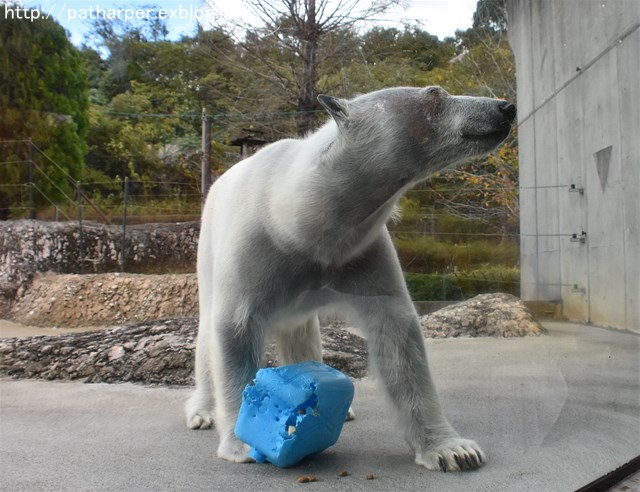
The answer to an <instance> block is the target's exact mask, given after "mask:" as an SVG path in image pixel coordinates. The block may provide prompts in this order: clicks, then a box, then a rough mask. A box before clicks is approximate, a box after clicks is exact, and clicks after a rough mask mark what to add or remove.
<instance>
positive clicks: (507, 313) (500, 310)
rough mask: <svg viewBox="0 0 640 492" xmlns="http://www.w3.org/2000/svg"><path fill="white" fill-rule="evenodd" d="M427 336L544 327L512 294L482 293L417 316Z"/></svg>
mask: <svg viewBox="0 0 640 492" xmlns="http://www.w3.org/2000/svg"><path fill="white" fill-rule="evenodd" d="M420 322H421V324H422V330H423V332H424V335H425V336H426V337H428V338H452V337H492V336H493V337H522V336H527V335H541V334H543V333H545V330H544V328H543V327H542V326H541V325H540V323H538V322H537V321H536V320H535V318H534V317H533V315H532V314H531V312H530V311H529V309H528V308H527V306H525V304H524V302H522V300H520V299H519V298H517V297H515V296H512V295H511V294H500V293H498V294H481V295H478V296H476V297H474V298H472V299H469V300H467V301H463V302H459V303H457V304H452V305H451V306H448V307H445V308H443V309H440V310H439V311H436V312H434V313H431V314H427V315H425V316H422V317H421V319H420Z"/></svg>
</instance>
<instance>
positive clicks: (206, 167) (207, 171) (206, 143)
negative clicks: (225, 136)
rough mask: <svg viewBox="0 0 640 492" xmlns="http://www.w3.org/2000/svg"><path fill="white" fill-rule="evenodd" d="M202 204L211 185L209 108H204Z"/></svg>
mask: <svg viewBox="0 0 640 492" xmlns="http://www.w3.org/2000/svg"><path fill="white" fill-rule="evenodd" d="M201 181H202V203H203V204H204V201H205V200H206V198H207V192H208V191H209V186H210V185H211V120H210V119H209V118H207V108H202V180H201Z"/></svg>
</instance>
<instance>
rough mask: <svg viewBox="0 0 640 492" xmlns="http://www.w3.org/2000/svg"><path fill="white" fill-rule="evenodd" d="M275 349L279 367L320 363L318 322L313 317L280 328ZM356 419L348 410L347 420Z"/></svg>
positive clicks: (320, 348)
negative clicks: (298, 324)
mask: <svg viewBox="0 0 640 492" xmlns="http://www.w3.org/2000/svg"><path fill="white" fill-rule="evenodd" d="M276 347H277V350H278V361H279V362H280V364H281V365H286V364H295V363H296V362H304V361H306V360H317V361H319V362H322V338H321V337H320V321H319V320H318V316H317V315H313V316H312V317H311V318H310V319H309V320H308V321H307V322H306V323H305V324H304V325H300V326H296V327H295V328H289V329H287V328H281V329H279V330H278V331H277V339H276ZM355 417H356V415H355V412H354V411H353V407H350V408H349V413H347V420H353V419H354V418H355Z"/></svg>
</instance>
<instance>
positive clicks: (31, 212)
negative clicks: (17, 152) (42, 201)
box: [27, 137, 36, 220]
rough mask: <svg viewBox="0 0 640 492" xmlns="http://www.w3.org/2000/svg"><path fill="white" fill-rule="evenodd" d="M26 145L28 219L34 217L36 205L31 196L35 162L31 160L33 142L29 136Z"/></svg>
mask: <svg viewBox="0 0 640 492" xmlns="http://www.w3.org/2000/svg"><path fill="white" fill-rule="evenodd" d="M27 145H28V146H29V150H28V152H29V219H31V220H33V219H35V218H36V206H35V202H34V198H33V188H34V186H35V183H34V179H35V176H34V174H35V169H34V164H35V163H34V162H33V144H32V143H31V137H29V142H28V143H27Z"/></svg>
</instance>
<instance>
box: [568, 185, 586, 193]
mask: <svg viewBox="0 0 640 492" xmlns="http://www.w3.org/2000/svg"><path fill="white" fill-rule="evenodd" d="M569 193H580V194H581V195H584V188H578V187H577V186H576V185H575V184H573V183H572V184H571V186H569Z"/></svg>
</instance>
